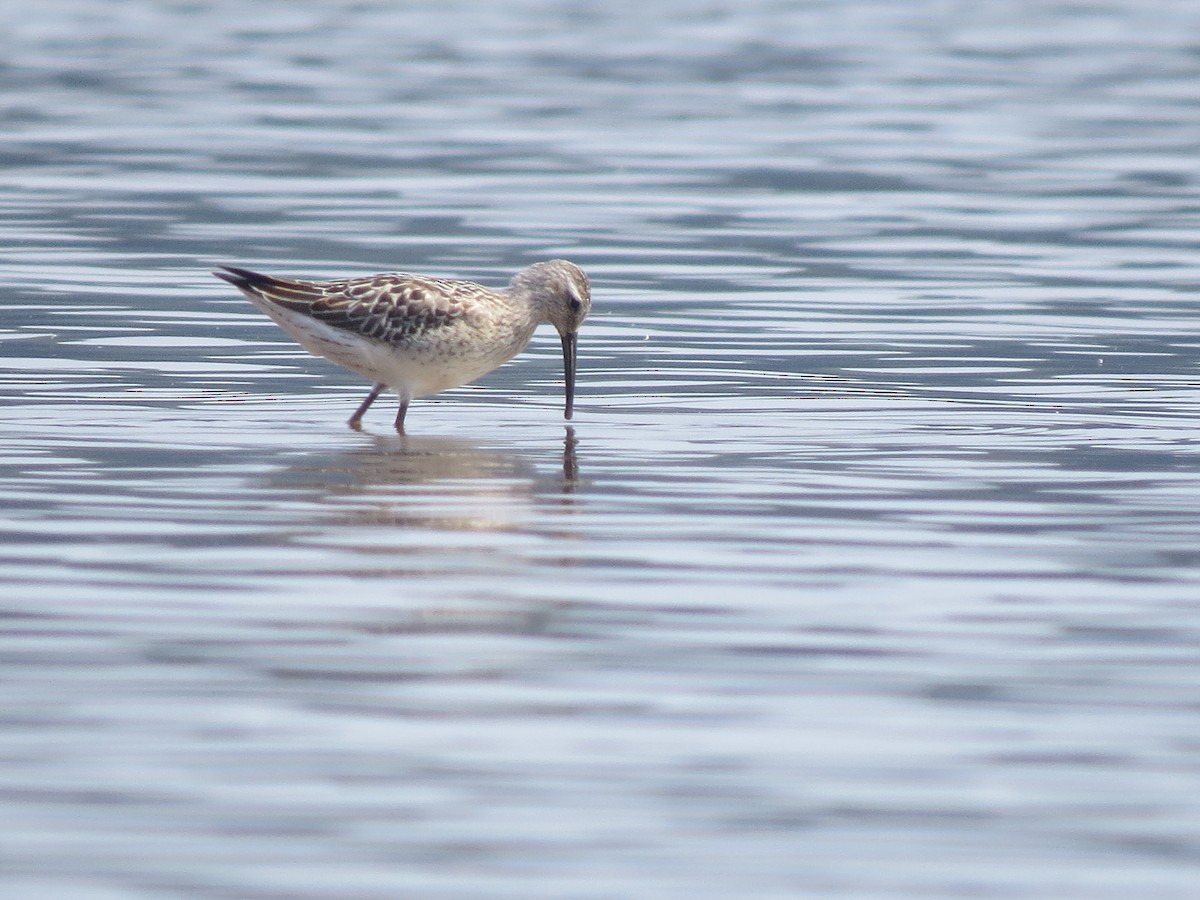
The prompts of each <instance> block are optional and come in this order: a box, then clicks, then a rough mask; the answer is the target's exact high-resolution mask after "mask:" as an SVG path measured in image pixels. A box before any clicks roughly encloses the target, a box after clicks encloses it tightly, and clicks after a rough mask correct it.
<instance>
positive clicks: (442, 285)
mask: <svg viewBox="0 0 1200 900" xmlns="http://www.w3.org/2000/svg"><path fill="white" fill-rule="evenodd" d="M223 269H224V271H221V272H214V273H213V274H214V275H216V276H217V277H218V278H222V279H224V280H225V281H228V282H229V283H230V284H232V285H234V286H235V287H237V288H238V289H239V290H241V292H242V293H243V294H244V295H245V296H246V297H247V298H249V299H250V300H251V301H252V302H253V303H254V304H255V305H256V306H258V308H259V309H261V310H262V311H263V312H265V313H266V314H267V315H268V316H270V317H271V318H272V319H274V320H275V322H276V323H277V324H279V326H280V327H282V328H283V329H284V330H285V331H287V332H288V333H289V334H290V335H292V337H294V338H295V339H296V340H297V341H299V343H300V344H301V345H302V346H303V347H304V348H305V349H307V350H309V351H310V352H311V353H314V354H317V355H319V356H324V357H326V358H327V359H330V360H332V361H334V362H336V363H338V364H340V365H342V366H345V367H346V368H348V369H351V370H352V371H355V372H358V373H359V374H361V375H363V376H364V377H367V378H370V379H371V380H372V381H374V382H375V387H374V389H373V390H372V392H371V394H370V395H369V396H368V397H367V399H366V400H365V401H364V402H363V404H362V405H361V406H360V407H359V409H358V411H357V412H356V413H355V414H354V415H353V416H352V417H351V419H350V425H351V426H352V427H354V428H358V427H359V425H360V422H361V419H362V415H363V413H365V412H366V410H367V408H368V407H369V406H370V405H371V403H372V402H373V401H374V400H375V398H376V397H377V396H379V393H380V392H381V391H382V390H384V389H385V388H391V389H392V390H394V391H396V393H397V394H399V395H400V413H399V415H398V416H397V417H396V429H397V430H398V431H400V432H401V433H403V431H404V415H405V412H406V411H407V409H408V402H409V401H410V400H412V399H413V398H415V397H422V396H426V395H428V394H433V393H436V392H438V391H442V390H445V389H447V388H450V387H455V386H457V385H460V384H466V383H467V382H468V381H472V380H474V379H475V378H478V377H479V376H480V375H483V374H484V373H486V372H490V371H491V370H492V369H494V368H496V367H497V366H499V365H500V364H501V363H503V362H505V361H506V360H508V359H511V358H512V357H513V356H515V355H516V354H517V353H519V352H520V351H521V350H522V349H524V347H525V346H526V345H527V344H528V343H529V340H530V338H531V337H532V336H533V331H534V329H535V328H536V327H537V325H538V324H539V323H540V322H550V323H551V324H553V325H554V327H555V329H557V331H558V333H559V336H560V338H561V339H562V344H563V366H564V372H565V376H566V389H567V405H566V417H567V418H568V419H569V418H570V417H571V414H572V409H573V401H574V381H575V338H576V334H577V333H578V330H579V326H580V324H582V322H583V320H584V319H585V318H586V317H587V315H588V312H589V311H590V309H591V294H590V286H589V284H588V279H587V276H586V275H585V274H584V273H583V270H582V269H580V268H579V267H578V266H576V265H575V264H574V263H570V262H567V261H566V260H550V261H549V262H543V263H536V264H535V265H532V266H530V267H529V268H527V269H525V270H523V271H522V272H520V273H518V274H517V275H516V276H515V277H514V278H513V280H512V282H511V283H510V284H509V286H508V287H507V288H502V289H492V288H486V287H484V286H483V285H479V284H475V283H474V282H471V281H454V280H447V279H441V278H427V277H425V276H422V275H409V274H404V273H388V274H382V275H368V276H365V277H362V278H344V279H337V280H333V281H301V280H298V279H291V278H278V277H275V276H272V275H262V274H259V273H257V272H251V271H250V270H248V269H240V268H235V267H233V266H224V267H223Z"/></svg>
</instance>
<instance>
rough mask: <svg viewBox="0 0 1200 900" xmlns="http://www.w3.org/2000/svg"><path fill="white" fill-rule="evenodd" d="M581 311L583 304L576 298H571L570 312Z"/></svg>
mask: <svg viewBox="0 0 1200 900" xmlns="http://www.w3.org/2000/svg"><path fill="white" fill-rule="evenodd" d="M581 309H583V302H582V301H581V300H580V299H579V298H578V297H572V298H571V312H579V310H581Z"/></svg>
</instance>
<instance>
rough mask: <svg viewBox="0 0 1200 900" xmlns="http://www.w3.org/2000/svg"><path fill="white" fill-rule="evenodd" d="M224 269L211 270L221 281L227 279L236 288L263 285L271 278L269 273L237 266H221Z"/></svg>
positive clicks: (252, 287)
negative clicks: (221, 270)
mask: <svg viewBox="0 0 1200 900" xmlns="http://www.w3.org/2000/svg"><path fill="white" fill-rule="evenodd" d="M221 268H222V269H224V270H225V271H223V272H213V274H214V275H216V276H217V277H218V278H220V279H221V280H222V281H228V282H229V283H230V284H232V285H233V286H234V287H236V288H244V289H254V288H257V287H264V286H266V285H268V284H270V283H271V281H272V280H273V279H272V278H271V276H270V275H260V274H259V273H258V272H251V271H250V270H249V269H239V268H238V267H237V266H221Z"/></svg>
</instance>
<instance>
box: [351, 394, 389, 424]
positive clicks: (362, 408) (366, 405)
mask: <svg viewBox="0 0 1200 900" xmlns="http://www.w3.org/2000/svg"><path fill="white" fill-rule="evenodd" d="M386 387H387V385H386V384H383V383H380V384H377V385H375V387H373V388H371V393H369V394H367V399H366V400H364V401H363V402H362V403H361V404H360V405H359V407H358V409H356V410H355V411H354V415H352V416H351V417H350V422H349V425H350V427H351V428H353V429H354V430H355V431H361V430H362V417H363V415H365V414H366V411H367V410H368V409H370V408H371V404H372V403H374V402H375V398H376V397H378V396H379V395H380V394H382V393H383V390H384V388H386Z"/></svg>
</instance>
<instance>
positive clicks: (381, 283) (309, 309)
mask: <svg viewBox="0 0 1200 900" xmlns="http://www.w3.org/2000/svg"><path fill="white" fill-rule="evenodd" d="M223 268H224V270H225V271H223V272H215V273H214V274H215V275H216V276H217V277H218V278H223V279H225V280H226V281H228V282H229V283H230V284H233V285H235V286H236V287H237V288H239V289H240V290H242V291H244V292H245V293H247V294H251V295H254V296H256V297H259V298H261V299H262V300H264V301H266V302H267V303H271V304H273V305H275V306H280V307H283V308H284V309H289V310H292V311H293V312H298V313H302V314H304V315H307V316H311V317H312V318H314V319H316V320H318V321H320V322H323V323H325V324H326V325H330V326H332V327H334V328H342V329H345V330H347V331H352V332H354V333H355V334H360V335H363V336H364V337H372V338H376V339H378V340H381V341H386V342H388V343H396V342H402V341H404V340H407V339H410V338H415V337H420V336H422V335H424V334H426V333H428V332H430V331H436V330H440V329H443V328H445V327H447V326H448V325H450V324H451V323H453V322H455V321H457V320H458V319H461V318H463V317H464V316H465V315H466V314H467V304H466V303H465V302H464V301H465V300H466V299H467V297H468V295H469V293H470V289H472V288H474V289H478V286H477V285H473V284H471V283H470V282H457V281H442V280H438V279H433V278H424V277H422V276H420V275H406V274H403V273H388V274H384V275H368V276H365V277H363V278H347V279H340V280H337V281H300V280H296V279H291V278H277V277H275V276H273V275H262V274H259V273H258V272H251V271H250V270H248V269H239V268H235V267H233V266H224V267H223Z"/></svg>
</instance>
